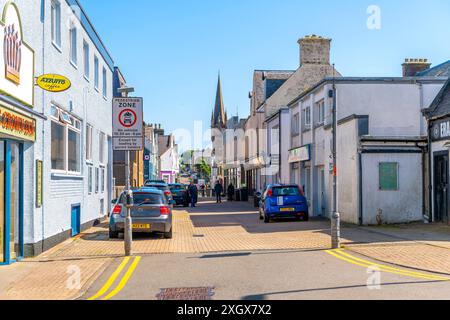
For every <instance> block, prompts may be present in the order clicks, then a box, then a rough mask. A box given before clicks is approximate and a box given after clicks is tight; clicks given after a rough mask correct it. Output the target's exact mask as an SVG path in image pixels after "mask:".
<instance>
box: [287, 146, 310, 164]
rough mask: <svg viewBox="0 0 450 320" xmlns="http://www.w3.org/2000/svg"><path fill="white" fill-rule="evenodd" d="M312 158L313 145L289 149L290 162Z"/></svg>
mask: <svg viewBox="0 0 450 320" xmlns="http://www.w3.org/2000/svg"><path fill="white" fill-rule="evenodd" d="M310 160H311V145H309V144H308V145H306V146H303V147H300V148H295V149H292V150H290V151H289V163H294V162H304V161H310Z"/></svg>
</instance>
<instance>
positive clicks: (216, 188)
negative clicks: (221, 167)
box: [214, 181, 223, 203]
mask: <svg viewBox="0 0 450 320" xmlns="http://www.w3.org/2000/svg"><path fill="white" fill-rule="evenodd" d="M214 192H215V193H216V200H217V203H222V193H223V186H222V184H221V183H220V181H217V182H216V185H215V186H214Z"/></svg>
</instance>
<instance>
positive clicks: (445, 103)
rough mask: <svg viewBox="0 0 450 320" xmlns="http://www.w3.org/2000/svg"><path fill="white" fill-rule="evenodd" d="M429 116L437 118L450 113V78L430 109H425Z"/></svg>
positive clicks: (426, 114)
mask: <svg viewBox="0 0 450 320" xmlns="http://www.w3.org/2000/svg"><path fill="white" fill-rule="evenodd" d="M424 114H425V116H426V117H427V118H436V117H440V116H445V115H449V114H450V78H449V79H448V80H447V82H446V83H445V85H444V87H443V88H442V89H441V91H440V92H439V94H438V95H437V96H436V98H435V99H434V101H433V103H432V104H431V106H430V107H429V108H428V109H425V110H424Z"/></svg>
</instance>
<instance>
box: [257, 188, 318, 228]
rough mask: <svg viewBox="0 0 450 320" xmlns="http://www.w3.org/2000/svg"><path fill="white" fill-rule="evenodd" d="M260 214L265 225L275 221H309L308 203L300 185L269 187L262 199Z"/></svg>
mask: <svg viewBox="0 0 450 320" xmlns="http://www.w3.org/2000/svg"><path fill="white" fill-rule="evenodd" d="M259 213H260V219H261V220H264V222H265V223H270V221H271V220H275V219H295V220H299V221H301V220H302V221H308V220H309V210H308V202H307V200H306V198H305V194H304V192H303V189H302V188H301V187H299V186H298V185H277V184H275V185H269V186H268V187H267V189H266V191H265V192H264V194H263V195H262V197H261V201H260V207H259Z"/></svg>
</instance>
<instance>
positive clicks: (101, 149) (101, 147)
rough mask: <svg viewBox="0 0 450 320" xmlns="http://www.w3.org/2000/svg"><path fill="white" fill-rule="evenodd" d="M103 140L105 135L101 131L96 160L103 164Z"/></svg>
mask: <svg viewBox="0 0 450 320" xmlns="http://www.w3.org/2000/svg"><path fill="white" fill-rule="evenodd" d="M105 140H106V136H105V134H104V133H103V132H100V134H99V139H98V151H99V155H98V161H99V162H100V164H105V163H106V161H105Z"/></svg>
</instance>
